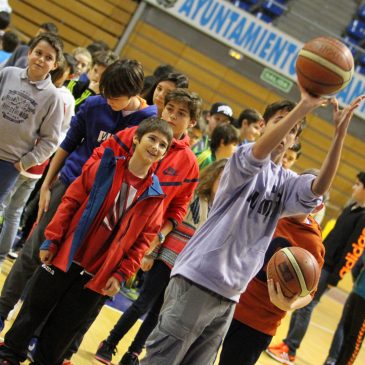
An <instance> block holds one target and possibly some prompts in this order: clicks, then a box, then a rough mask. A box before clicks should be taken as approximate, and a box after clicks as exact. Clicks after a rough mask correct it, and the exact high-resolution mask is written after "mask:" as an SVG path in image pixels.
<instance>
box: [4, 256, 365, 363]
mask: <svg viewBox="0 0 365 365" xmlns="http://www.w3.org/2000/svg"><path fill="white" fill-rule="evenodd" d="M10 267H11V263H10V262H9V261H6V262H5V264H4V266H3V270H2V273H1V274H0V287H2V285H3V283H4V280H5V277H6V274H7V273H8V272H9V269H10ZM341 286H342V289H332V290H331V291H330V292H329V294H326V295H325V296H324V297H323V299H322V301H321V302H320V303H319V305H318V306H317V308H316V309H315V310H314V312H313V315H312V321H311V324H310V328H309V330H308V332H307V334H306V336H305V338H304V340H303V343H302V346H301V348H300V350H299V351H298V354H297V359H296V361H295V365H322V364H323V361H324V359H325V358H326V355H327V352H328V349H329V346H330V343H331V339H332V335H333V332H334V330H335V328H336V325H337V322H338V320H339V317H340V314H341V310H342V304H341V303H342V302H343V300H344V298H345V292H344V289H345V290H348V289H349V288H350V287H351V279H350V278H347V280H345V282H344V283H342V284H341ZM119 316H120V312H119V311H118V310H116V309H114V308H111V307H108V306H104V308H103V309H102V311H101V313H100V315H99V317H98V318H97V320H96V321H95V322H94V324H93V325H92V327H91V328H90V330H89V332H88V333H87V334H86V336H85V338H84V341H83V343H82V344H81V347H80V349H79V352H78V353H77V354H76V355H75V356H74V357H73V359H72V361H73V364H74V365H89V364H92V365H97V364H98V365H100V364H101V363H100V362H98V361H97V360H95V359H94V353H95V351H96V349H97V347H98V345H99V343H100V341H101V340H103V339H104V338H106V337H107V335H108V333H109V331H110V329H111V328H112V327H113V326H114V324H115V322H116V321H117V320H118V318H119ZM11 323H12V321H7V325H6V327H5V331H4V332H3V333H2V336H3V335H4V333H5V332H6V330H7V329H8V328H9V326H10V325H11ZM139 325H140V322H138V323H136V325H135V326H134V327H133V328H132V330H131V331H130V333H128V334H127V336H126V337H125V338H124V339H123V340H122V341H121V342H120V344H119V346H118V352H117V355H116V356H115V357H114V358H113V364H115V365H117V364H118V361H119V360H120V358H121V357H122V355H123V354H124V352H125V351H126V350H127V348H128V346H129V344H130V343H131V341H132V339H133V337H134V335H135V333H136V332H137V330H138V327H139ZM288 325H289V316H287V317H286V318H285V319H284V321H283V323H282V325H281V326H280V328H279V330H278V333H277V335H276V336H275V338H274V339H273V342H274V343H277V342H279V341H281V339H282V338H283V337H285V335H286V332H287V328H288ZM24 364H29V363H28V362H25V363H24ZM275 364H279V363H278V362H276V361H274V360H272V359H271V358H269V357H268V356H267V355H266V354H263V355H262V356H261V357H260V359H259V361H258V363H257V365H275ZM355 364H357V365H360V364H365V346H364V345H363V346H362V349H361V351H360V353H359V356H358V358H357V360H356V362H355ZM161 365H168V364H161ZM201 365H205V364H201ZM232 365H244V364H232Z"/></svg>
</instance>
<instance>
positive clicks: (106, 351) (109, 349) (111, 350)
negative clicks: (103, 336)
mask: <svg viewBox="0 0 365 365" xmlns="http://www.w3.org/2000/svg"><path fill="white" fill-rule="evenodd" d="M116 353H117V348H116V347H115V346H114V345H112V344H111V343H109V342H108V341H106V340H105V341H103V342H101V343H100V345H99V348H98V351H96V354H95V359H96V360H99V361H100V362H102V363H103V364H106V365H110V363H111V361H112V357H113V355H115V354H116Z"/></svg>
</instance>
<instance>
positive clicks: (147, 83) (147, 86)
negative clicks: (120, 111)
mask: <svg viewBox="0 0 365 365" xmlns="http://www.w3.org/2000/svg"><path fill="white" fill-rule="evenodd" d="M155 83H156V77H155V76H153V75H149V76H146V77H145V78H144V80H143V89H142V91H141V97H142V98H145V99H146V98H147V95H148V94H149V92H150V90H151V88H152V87H154V85H155Z"/></svg>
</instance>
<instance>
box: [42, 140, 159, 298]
mask: <svg viewBox="0 0 365 365" xmlns="http://www.w3.org/2000/svg"><path fill="white" fill-rule="evenodd" d="M115 147H116V146H115ZM116 149H117V148H116ZM114 152H115V151H114ZM119 152H121V151H118V153H115V154H116V155H119V156H120V155H123V153H119ZM105 156H106V157H105ZM108 156H109V159H108ZM127 166H128V158H126V156H125V153H124V157H122V158H115V157H114V154H113V153H112V152H111V150H110V149H107V150H106V151H105V154H104V156H103V158H102V159H101V160H98V161H94V162H92V163H90V164H89V165H88V167H87V168H85V169H84V170H83V172H82V174H81V176H79V177H78V178H77V179H76V180H75V181H74V182H73V183H72V184H71V185H70V187H69V188H68V189H67V191H66V193H65V195H64V197H63V199H62V203H61V205H60V206H59V207H58V209H57V212H56V214H55V216H54V217H53V219H52V221H51V222H50V224H49V225H48V226H47V228H46V230H45V237H46V241H45V242H44V244H43V245H42V247H41V249H49V250H51V251H53V252H56V256H55V257H54V259H53V261H52V265H54V266H56V267H57V268H59V269H61V270H63V271H67V270H68V268H69V267H70V265H71V263H72V261H73V259H74V257H75V255H76V254H77V253H80V251H79V250H80V249H81V250H82V251H81V252H83V251H85V250H92V249H93V247H95V245H96V246H98V245H103V244H105V241H107V240H111V242H110V244H109V247H108V249H107V255H106V259H105V261H104V262H103V264H102V265H101V267H99V269H98V271H97V272H92V274H94V276H93V278H92V279H91V280H90V281H89V282H88V284H87V285H86V287H88V288H89V289H91V290H94V291H96V292H98V293H100V294H103V293H102V289H103V288H104V287H105V285H106V282H107V280H108V279H109V278H110V277H111V276H114V277H116V278H117V279H118V280H120V281H121V280H123V279H124V280H126V279H128V278H129V277H130V276H131V275H133V274H134V273H135V272H136V270H137V269H138V267H139V266H140V262H141V260H142V257H143V256H144V254H145V252H146V251H147V250H148V249H149V244H150V242H151V241H152V240H153V239H154V238H155V236H156V234H157V232H158V231H159V229H160V228H161V223H162V214H163V212H162V211H163V204H162V199H163V192H162V190H161V187H160V185H159V183H158V178H157V177H156V176H155V175H153V174H152V172H151V171H152V169H151V171H150V175H149V176H148V177H147V178H146V180H145V184H144V186H143V187H141V189H140V190H139V191H138V192H137V196H139V197H138V199H137V201H136V202H135V203H133V204H132V206H131V207H130V208H128V209H127V211H126V212H125V213H124V215H123V216H122V218H121V224H120V227H119V229H117V230H113V232H114V233H115V235H114V236H112V235H110V236H109V237H105V236H103V237H101V236H99V237H98V235H97V234H96V233H95V232H96V231H97V230H98V228H99V227H100V225H101V224H102V221H103V219H104V217H105V216H106V215H107V213H108V212H109V211H110V209H111V208H112V207H113V205H114V201H115V198H116V196H117V193H118V192H119V191H120V188H121V184H122V182H123V178H124V172H125V169H126V167H127ZM108 181H109V183H108ZM99 232H100V231H99ZM89 256H90V255H89ZM90 257H92V255H91V256H90ZM89 264H90V265H92V264H93V263H92V262H90V263H89ZM82 266H83V267H84V269H85V270H86V271H88V262H87V260H86V262H85V260H83V265H82Z"/></svg>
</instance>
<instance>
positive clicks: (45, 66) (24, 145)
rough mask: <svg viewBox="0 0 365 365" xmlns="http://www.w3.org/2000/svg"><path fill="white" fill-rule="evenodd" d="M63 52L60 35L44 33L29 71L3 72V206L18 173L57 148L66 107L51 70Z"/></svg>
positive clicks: (0, 139) (0, 171)
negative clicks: (52, 77) (50, 73)
mask: <svg viewBox="0 0 365 365" xmlns="http://www.w3.org/2000/svg"><path fill="white" fill-rule="evenodd" d="M62 49H63V45H62V41H61V40H60V39H59V38H58V37H57V36H55V35H53V34H50V33H42V34H41V35H39V36H38V37H36V38H34V39H33V40H32V42H31V43H30V46H29V53H28V67H27V68H26V69H21V68H18V67H7V68H4V69H3V70H1V71H0V110H1V113H0V129H1V134H0V176H1V184H0V204H1V203H2V201H3V199H4V197H5V196H6V194H7V193H8V192H9V191H10V190H11V189H12V187H13V185H14V184H15V180H16V178H17V176H18V174H19V172H20V171H25V170H27V169H28V168H30V167H32V166H34V165H39V164H41V163H43V162H44V161H45V160H47V159H48V158H49V157H50V156H51V154H52V153H53V152H54V150H55V149H56V147H57V142H58V137H59V134H60V130H61V124H62V120H63V115H64V110H63V109H64V106H63V101H62V97H61V95H60V94H59V93H58V92H57V90H56V87H55V86H54V85H53V84H52V80H51V76H50V75H49V72H50V71H52V70H54V69H55V68H57V63H58V61H59V60H60V58H61V57H63V56H62ZM36 141H37V143H36Z"/></svg>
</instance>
